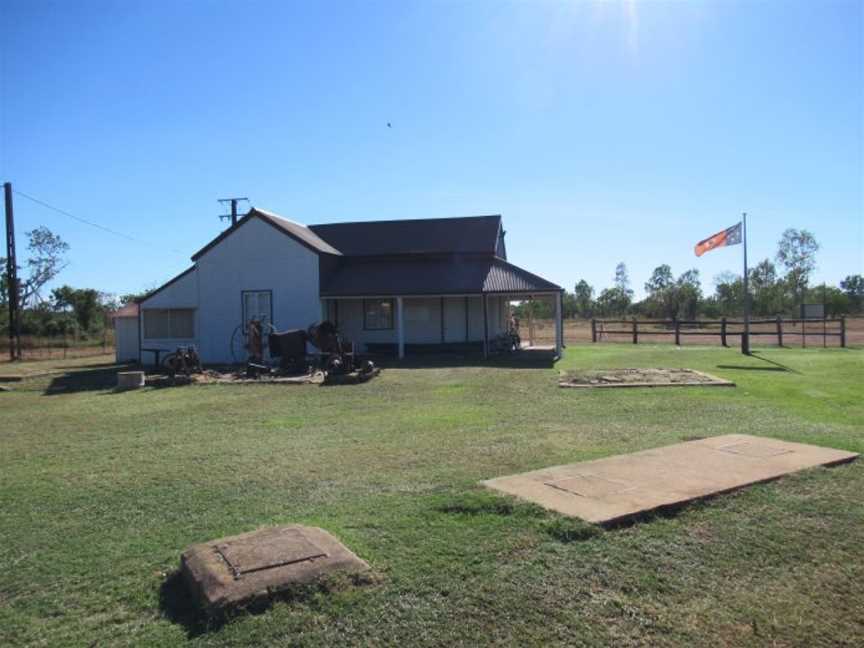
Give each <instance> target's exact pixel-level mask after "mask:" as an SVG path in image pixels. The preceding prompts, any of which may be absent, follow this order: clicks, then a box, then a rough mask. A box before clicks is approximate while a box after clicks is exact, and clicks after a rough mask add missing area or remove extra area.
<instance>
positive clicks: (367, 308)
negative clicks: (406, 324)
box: [363, 299, 393, 331]
mask: <svg viewBox="0 0 864 648" xmlns="http://www.w3.org/2000/svg"><path fill="white" fill-rule="evenodd" d="M363 328H364V329H366V330H367V331H380V330H385V329H392V328H393V300H392V299H364V300H363Z"/></svg>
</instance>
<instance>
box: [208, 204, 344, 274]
mask: <svg viewBox="0 0 864 648" xmlns="http://www.w3.org/2000/svg"><path fill="white" fill-rule="evenodd" d="M252 218H260V219H261V220H262V221H264V222H265V223H267V224H268V225H272V226H273V227H275V228H276V229H277V230H279V231H280V232H282V233H284V234H287V235H288V236H290V237H291V238H293V239H294V240H295V241H297V242H298V243H300V244H302V245H305V246H306V247H307V248H309V249H310V250H312V251H313V252H318V253H322V254H333V255H338V256H341V254H342V253H341V252H340V251H339V250H337V249H336V248H334V247H333V246H332V245H330V244H329V243H327V241H325V240H323V239H322V238H321V237H320V236H318V235H317V234H316V233H315V232H313V231H312V230H311V229H309V228H308V227H306V226H305V225H301V224H300V223H295V222H294V221H292V220H288V219H287V218H283V217H282V216H279V215H277V214H274V213H273V212H268V211H265V210H263V209H258V208H257V207H253V208H252V209H250V210H249V213H247V214H246V215H245V216H244V217H243V218H241V219H240V220H239V221H237V224H236V225H232V226H231V227H229V228H228V229H226V230H225V231H224V232H222V233H221V234H219V236H217V237H216V238H214V239H213V240H212V241H210V242H209V243H208V244H207V245H205V246H204V247H203V248H201V249H200V250H198V251H197V252H196V253H195V254H194V255H192V260H193V261H197V260H198V259H199V258H201V257H202V256H203V255H204V254H205V253H206V252H207V251H208V250H210V249H211V248H213V247H214V246H216V245H218V244H219V243H221V242H222V241H223V240H224V239H225V238H226V237H227V236H230V235H231V234H232V233H233V232H235V231H236V230H237V228H239V227H240V226H242V225H243V224H244V223H245V222H246V221H248V220H250V219H252Z"/></svg>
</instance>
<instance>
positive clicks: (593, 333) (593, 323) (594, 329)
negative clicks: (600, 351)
mask: <svg viewBox="0 0 864 648" xmlns="http://www.w3.org/2000/svg"><path fill="white" fill-rule="evenodd" d="M591 341H592V342H597V320H596V319H594V318H593V317H592V318H591Z"/></svg>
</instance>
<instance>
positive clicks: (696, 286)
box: [675, 268, 702, 320]
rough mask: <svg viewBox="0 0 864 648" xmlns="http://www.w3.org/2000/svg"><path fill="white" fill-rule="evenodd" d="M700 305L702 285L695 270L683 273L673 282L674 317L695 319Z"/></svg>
mask: <svg viewBox="0 0 864 648" xmlns="http://www.w3.org/2000/svg"><path fill="white" fill-rule="evenodd" d="M701 303H702V284H701V282H700V281H699V271H698V270H696V269H695V268H692V269H690V270H688V271H687V272H685V273H683V274H682V275H681V276H680V277H678V280H677V281H676V282H675V317H677V318H679V319H691V320H692V319H696V316H697V315H698V314H699V307H700V305H701Z"/></svg>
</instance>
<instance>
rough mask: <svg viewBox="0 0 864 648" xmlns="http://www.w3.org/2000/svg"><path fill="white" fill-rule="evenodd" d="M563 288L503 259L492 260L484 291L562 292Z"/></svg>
mask: <svg viewBox="0 0 864 648" xmlns="http://www.w3.org/2000/svg"><path fill="white" fill-rule="evenodd" d="M561 290H562V288H561V286H558V285H557V284H554V283H552V282H551V281H547V280H546V279H544V278H543V277H540V276H538V275H535V274H533V273H531V272H528V271H527V270H523V269H522V268H520V267H519V266H515V265H513V264H512V263H508V262H507V261H503V260H501V259H494V260H493V261H492V264H491V266H490V267H489V272H488V274H487V275H486V280H485V281H484V282H483V292H488V293H523V292H541V291H547V292H560V291H561Z"/></svg>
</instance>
